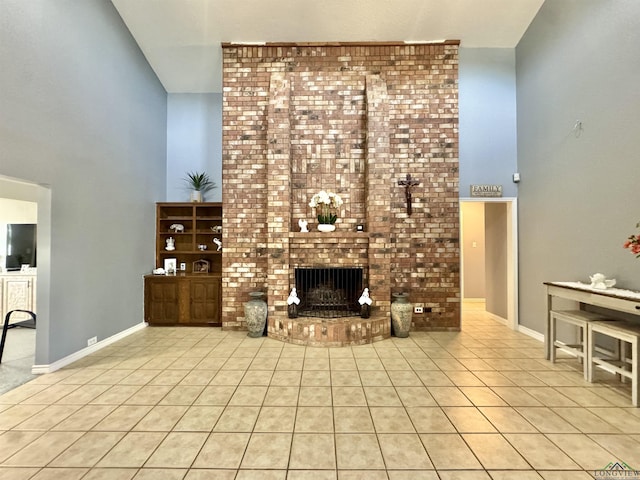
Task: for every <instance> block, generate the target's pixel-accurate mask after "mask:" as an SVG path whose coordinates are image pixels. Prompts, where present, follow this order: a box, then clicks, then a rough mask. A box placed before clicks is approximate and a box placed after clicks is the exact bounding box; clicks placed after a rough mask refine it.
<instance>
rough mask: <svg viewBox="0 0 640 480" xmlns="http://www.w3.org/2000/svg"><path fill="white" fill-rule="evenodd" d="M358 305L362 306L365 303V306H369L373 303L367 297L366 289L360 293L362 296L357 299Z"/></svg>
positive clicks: (367, 291) (367, 290)
mask: <svg viewBox="0 0 640 480" xmlns="http://www.w3.org/2000/svg"><path fill="white" fill-rule="evenodd" d="M358 303H359V304H360V305H364V304H365V303H366V304H367V305H371V304H372V303H373V300H371V297H370V296H369V289H368V288H365V289H364V292H362V295H361V296H360V298H359V299H358Z"/></svg>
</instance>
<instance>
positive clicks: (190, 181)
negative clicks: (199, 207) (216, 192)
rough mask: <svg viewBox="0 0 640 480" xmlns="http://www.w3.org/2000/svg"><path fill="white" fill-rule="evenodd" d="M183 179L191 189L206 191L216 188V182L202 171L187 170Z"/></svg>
mask: <svg viewBox="0 0 640 480" xmlns="http://www.w3.org/2000/svg"><path fill="white" fill-rule="evenodd" d="M184 181H185V182H186V183H187V185H188V186H189V188H190V189H191V190H195V191H197V192H208V191H209V190H212V189H214V188H217V185H216V183H215V182H214V181H212V180H211V178H210V177H209V175H207V174H206V173H204V172H189V173H187V175H186V177H184Z"/></svg>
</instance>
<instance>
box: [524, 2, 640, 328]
mask: <svg viewBox="0 0 640 480" xmlns="http://www.w3.org/2000/svg"><path fill="white" fill-rule="evenodd" d="M639 47H640V2H638V1H637V0H547V1H546V2H545V3H544V5H543V6H542V8H541V9H540V12H539V13H538V15H537V17H536V18H535V20H534V21H533V23H532V24H531V26H530V27H529V29H528V31H527V32H526V34H525V36H524V37H523V39H522V40H521V42H520V44H519V45H518V47H517V49H516V57H517V85H518V90H517V99H518V159H519V168H520V172H521V174H522V182H521V183H520V187H519V189H520V192H519V206H520V211H519V222H520V226H519V227H520V229H519V239H520V245H519V251H520V263H519V277H520V278H519V285H520V322H521V323H522V324H524V325H525V326H526V327H529V328H531V329H534V330H537V331H539V332H542V331H543V327H544V321H545V311H544V309H545V296H544V288H543V285H542V283H543V282H544V281H550V280H572V281H575V280H581V281H587V282H588V276H589V274H592V273H595V272H601V273H604V274H606V275H608V276H610V277H615V278H617V280H618V285H619V286H620V287H622V288H629V289H635V290H640V275H638V272H639V271H640V270H639V269H640V261H639V260H637V259H635V258H634V257H633V255H632V254H631V253H629V252H628V251H627V250H624V249H623V248H622V244H623V242H624V241H625V239H626V238H627V237H628V236H629V235H630V234H631V233H634V231H635V225H636V223H637V222H638V221H639V220H640V210H639V208H638V178H639V177H638V174H639V172H640V161H639V157H638V152H640V136H639V135H638V127H639V121H638V112H639V111H640V88H639V87H638V79H639V78H640V55H639V53H638V52H639ZM576 120H581V121H582V122H583V131H582V132H581V134H580V135H577V134H576V132H575V131H574V130H573V127H574V124H575V122H576Z"/></svg>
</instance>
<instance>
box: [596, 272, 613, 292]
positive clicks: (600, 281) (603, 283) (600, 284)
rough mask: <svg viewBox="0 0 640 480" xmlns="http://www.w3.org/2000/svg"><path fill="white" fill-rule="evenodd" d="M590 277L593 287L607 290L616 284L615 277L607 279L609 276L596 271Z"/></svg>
mask: <svg viewBox="0 0 640 480" xmlns="http://www.w3.org/2000/svg"><path fill="white" fill-rule="evenodd" d="M589 279H590V280H591V288H597V289H598V290H605V289H607V288H610V287H613V286H614V285H615V284H616V280H615V278H612V279H611V280H607V277H605V276H604V274H602V273H594V274H593V275H591V276H589Z"/></svg>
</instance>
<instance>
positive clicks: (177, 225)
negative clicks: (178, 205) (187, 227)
mask: <svg viewBox="0 0 640 480" xmlns="http://www.w3.org/2000/svg"><path fill="white" fill-rule="evenodd" d="M169 230H173V232H175V233H178V232H180V233H182V232H184V225H182V224H181V223H174V224H173V225H171V226H170V227H169Z"/></svg>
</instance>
